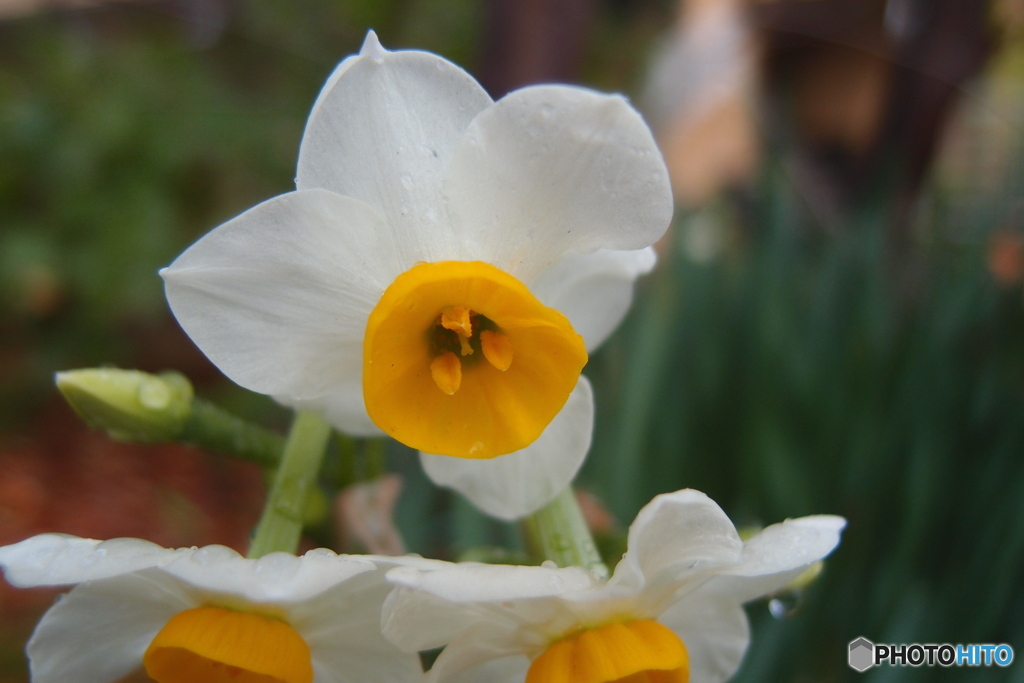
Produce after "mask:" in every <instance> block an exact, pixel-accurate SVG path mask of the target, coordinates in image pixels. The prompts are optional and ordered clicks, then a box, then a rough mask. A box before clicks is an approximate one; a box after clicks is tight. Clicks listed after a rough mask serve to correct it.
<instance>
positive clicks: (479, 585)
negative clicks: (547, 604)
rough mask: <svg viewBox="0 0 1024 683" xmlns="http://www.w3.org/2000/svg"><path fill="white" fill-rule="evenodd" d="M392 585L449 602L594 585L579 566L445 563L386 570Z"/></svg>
mask: <svg viewBox="0 0 1024 683" xmlns="http://www.w3.org/2000/svg"><path fill="white" fill-rule="evenodd" d="M388 581H390V582H391V583H392V584H394V585H396V586H401V587H404V588H413V589H415V590H417V591H422V592H424V593H429V594H431V595H434V596H437V597H439V598H441V599H443V600H446V601H448V602H450V603H474V602H495V603H507V602H509V601H511V600H525V599H533V598H545V597H554V596H562V595H565V594H568V593H573V592H576V591H581V590H586V589H589V588H593V587H594V586H596V585H598V584H599V583H600V582H599V580H598V579H597V578H596V577H595V576H594V575H593V574H591V573H590V572H588V571H587V570H585V569H583V568H581V567H562V568H556V567H530V566H520V565H502V564H471V563H460V564H449V565H448V566H447V567H445V568H443V569H438V570H435V571H426V572H424V571H417V570H415V569H410V568H406V567H399V568H398V569H392V570H391V571H390V572H388Z"/></svg>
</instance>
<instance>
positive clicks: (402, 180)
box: [0, 32, 844, 683]
mask: <svg viewBox="0 0 1024 683" xmlns="http://www.w3.org/2000/svg"><path fill="white" fill-rule="evenodd" d="M296 183H297V190H296V191H295V192H291V193H288V194H285V195H281V196H278V197H275V198H273V199H270V200H268V201H266V202H264V203H262V204H260V205H258V206H256V207H254V208H252V209H251V210H249V211H247V212H245V213H244V214H242V215H240V216H238V217H237V218H234V219H233V220H231V221H228V222H227V223H225V224H224V225H221V226H220V227H218V228H217V229H215V230H213V231H212V232H211V233H209V234H208V235H206V236H205V237H203V238H202V239H200V240H199V241H198V242H197V243H196V244H194V245H193V246H192V247H190V248H189V249H188V250H187V251H185V252H184V253H183V254H182V255H181V256H180V257H179V258H178V259H177V260H175V261H174V263H173V264H172V265H171V266H169V267H168V268H166V269H165V270H163V271H162V275H163V278H164V280H165V283H166V290H167V298H168V300H169V302H170V305H171V308H172V309H173V312H174V314H175V316H176V317H177V319H178V320H179V322H180V323H181V325H182V327H183V328H184V329H185V330H186V331H187V332H188V334H189V335H190V336H191V338H192V339H193V340H194V341H195V342H196V344H197V345H198V346H199V347H200V348H201V349H202V350H203V351H204V352H205V353H206V354H207V355H208V356H209V357H210V359H211V360H212V361H213V362H214V363H215V364H216V365H217V366H218V367H219V368H220V369H221V370H222V371H223V372H224V373H225V374H226V375H227V376H228V377H230V378H231V379H232V380H234V381H236V382H237V383H239V384H241V385H242V386H245V387H247V388H249V389H252V390H254V391H258V392H262V393H265V394H268V395H270V396H273V397H275V398H276V399H277V400H279V401H280V402H282V403H284V404H286V405H289V406H292V407H296V408H299V409H303V410H314V411H319V412H321V413H323V414H324V415H325V416H326V417H327V419H328V420H329V421H330V422H332V423H333V425H334V426H336V427H338V428H339V429H342V430H344V431H347V432H349V433H351V434H355V435H362V436H371V435H380V434H382V433H383V434H389V435H392V436H394V437H395V438H396V439H398V440H399V441H402V442H403V443H406V444H407V445H409V446H411V447H413V448H415V449H417V450H419V451H420V452H421V455H420V458H421V460H422V463H423V466H424V468H425V470H426V472H427V474H428V475H429V476H430V478H431V479H433V480H434V481H435V482H437V483H439V484H442V485H446V486H450V487H452V488H455V489H457V490H458V491H460V492H461V493H463V494H464V495H465V496H467V497H468V498H469V499H470V500H472V501H473V502H474V503H475V504H476V505H477V506H478V507H480V508H481V509H483V510H484V511H485V512H488V513H489V514H491V515H494V516H497V517H500V518H503V519H517V518H520V517H523V516H525V515H528V514H530V513H532V512H534V511H536V510H537V509H538V508H540V507H541V506H543V505H545V504H546V503H548V502H550V501H551V500H552V499H553V498H555V496H556V495H558V494H559V493H560V492H562V491H563V490H564V489H565V488H566V486H568V484H569V483H570V482H571V480H572V479H573V477H574V476H575V474H576V472H577V470H578V469H579V467H580V465H581V463H582V461H583V458H584V456H585V454H586V452H587V450H588V448H589V446H590V439H591V432H592V422H593V412H594V407H593V397H592V393H591V389H590V385H589V384H588V383H587V380H586V379H585V378H583V377H582V376H581V375H580V371H581V369H582V367H583V365H584V364H585V363H586V360H587V353H588V351H590V350H592V349H593V348H594V347H596V346H597V345H598V344H600V343H601V342H602V341H603V340H604V339H605V338H606V337H607V336H608V335H609V334H610V333H611V331H612V330H613V329H614V328H615V327H616V326H617V325H618V324H619V322H621V320H622V318H623V316H624V315H625V312H626V310H627V309H628V307H629V305H630V302H631V298H632V288H633V283H634V281H635V279H636V278H637V277H638V276H639V275H641V274H643V273H646V272H648V271H649V270H650V269H651V268H652V267H653V265H654V262H655V254H654V251H653V249H652V247H651V245H652V244H653V242H654V241H655V240H656V239H658V238H659V237H660V236H661V235H662V234H663V232H664V231H665V229H666V227H667V225H668V223H669V221H670V219H671V214H672V200H671V194H670V190H669V184H668V177H667V173H666V171H665V167H664V164H663V162H662V160H661V157H660V155H659V153H658V151H657V148H656V147H655V143H654V141H653V139H652V138H651V134H650V131H649V130H648V129H647V126H646V125H645V124H644V123H643V121H642V120H641V118H640V116H639V115H638V114H637V113H636V112H635V111H634V110H633V109H632V108H631V107H630V105H629V104H628V103H627V102H626V101H625V100H624V99H623V98H621V97H617V96H606V95H601V94H598V93H594V92H591V91H588V90H584V89H580V88H571V87H561V86H543V87H532V88H526V89H523V90H519V91H516V92H513V93H511V94H509V95H507V96H506V97H504V98H502V99H500V100H498V101H497V102H494V101H492V100H491V98H490V97H489V96H488V95H487V94H486V93H485V92H484V90H483V89H482V88H481V87H480V86H479V84H477V83H476V81H474V80H473V79H472V78H471V77H470V76H469V75H467V74H466V73H465V72H464V71H462V70H461V69H460V68H458V67H457V66H455V65H453V64H451V63H450V62H448V61H446V60H444V59H442V58H440V57H438V56H436V55H433V54H429V53H426V52H418V51H399V52H388V51H386V50H384V49H383V48H382V47H381V46H380V43H379V42H378V41H377V38H376V36H375V35H374V34H373V33H372V32H371V33H370V34H369V36H368V37H367V39H366V42H365V44H364V46H363V48H362V50H361V52H360V53H359V54H358V55H353V56H351V57H349V58H347V59H346V60H345V61H343V62H342V63H341V64H340V65H339V66H338V67H337V69H336V70H335V71H334V73H333V74H332V75H331V77H330V79H329V80H328V82H327V84H326V86H325V87H324V89H323V91H322V92H321V93H320V96H319V98H318V99H317V101H316V103H315V105H314V107H313V111H312V113H311V114H310V117H309V122H308V125H307V128H306V131H305V134H304V137H303V140H302V145H301V149H300V153H299V164H298V177H297V180H296ZM843 525H844V521H843V520H842V519H841V518H838V517H832V516H815V517H804V518H801V519H796V520H789V521H786V522H783V523H781V524H777V525H774V526H771V527H768V528H767V529H765V530H764V531H762V532H761V533H760V534H758V535H757V536H755V537H754V538H752V539H750V540H748V541H746V542H743V541H742V540H741V539H740V537H739V535H738V534H737V532H736V529H735V527H734V526H733V525H732V523H731V522H730V521H729V519H728V518H727V517H726V515H725V513H724V512H723V511H722V510H721V509H720V508H719V507H718V506H717V505H716V504H715V503H714V502H712V501H711V500H710V499H708V498H707V497H706V496H705V495H704V494H702V493H699V492H696V491H691V490H682V491H677V492H675V493H671V494H665V495H662V496H658V497H657V498H655V499H654V500H653V501H652V502H651V503H649V504H648V505H647V506H646V507H645V508H644V509H643V510H641V512H640V514H639V516H638V517H637V519H636V521H635V522H634V523H633V525H632V526H631V527H630V530H629V538H628V551H627V552H626V554H625V555H624V556H623V558H622V559H621V561H620V562H619V563H618V565H617V566H616V568H615V571H614V573H613V575H612V576H611V578H610V579H606V578H602V577H599V576H597V575H596V574H594V573H591V572H590V571H588V570H586V569H583V568H579V567H567V568H557V567H555V566H553V565H551V566H548V565H545V566H540V567H525V566H499V565H482V564H452V563H447V562H441V561H433V560H426V559H423V558H419V557H381V556H343V555H336V554H335V553H334V552H332V551H329V550H325V549H320V550H315V551H311V552H309V553H306V554H305V555H304V556H302V557H295V556H293V555H289V554H286V553H272V554H270V555H267V556H265V557H262V558H260V559H246V558H243V557H241V556H240V555H238V554H237V553H236V552H234V551H233V550H230V549H228V548H224V547H221V546H209V547H205V548H190V549H177V550H170V549H165V548H161V547H158V546H155V545H153V544H152V543H149V542H147V541H143V540H138V539H114V540H110V541H103V542H101V541H95V540H86V539H81V538H76V537H71V536H63V535H57V534H46V535H42V536H36V537H33V538H30V539H28V540H25V541H22V542H21V543H17V544H14V545H10V546H6V547H2V548H0V567H2V569H3V570H4V575H5V577H6V579H7V581H9V582H10V583H11V584H13V585H15V586H19V587H30V586H74V587H73V588H72V589H71V590H70V592H69V593H68V594H67V595H65V596H64V597H63V598H62V599H60V600H59V601H58V602H57V604H56V605H55V606H54V607H52V608H51V609H50V610H49V612H47V613H46V615H45V616H44V617H43V619H42V621H41V622H40V623H39V626H38V628H37V629H36V631H35V633H34V635H33V636H32V639H31V641H30V642H29V644H28V655H29V659H30V665H31V670H32V679H33V681H35V683H58V682H59V683H65V682H67V681H72V682H74V683H112V682H113V681H117V680H119V679H120V678H123V677H124V676H127V675H130V674H132V673H133V672H135V671H137V670H139V669H144V670H145V671H146V673H147V674H148V675H149V676H150V677H151V678H152V679H154V680H156V681H158V682H159V683H192V682H193V681H205V682H208V683H350V682H351V683H355V682H357V681H358V682H360V683H366V682H374V681H380V682H388V683H401V682H402V681H416V680H421V679H423V680H429V681H445V682H448V681H451V682H471V681H480V682H481V683H483V682H492V681H517V682H521V681H527V682H528V683H553V682H555V681H559V682H564V681H572V682H574V683H611V682H613V681H620V680H630V681H638V680H641V679H642V680H657V681H666V682H667V681H672V682H675V683H685V682H687V681H693V682H694V683H711V682H714V681H723V680H725V679H727V678H728V677H729V676H731V675H732V673H733V672H734V671H735V670H736V669H737V667H738V666H739V664H740V661H741V659H742V656H743V653H744V650H745V649H746V646H747V643H748V640H749V636H748V628H747V621H746V617H745V615H744V612H743V608H742V604H743V603H744V602H746V601H748V600H751V599H754V598H757V597H759V596H763V595H766V594H768V593H771V592H772V591H775V590H778V589H779V588H781V587H783V586H785V585H786V584H787V583H788V582H790V581H791V580H792V579H793V578H794V577H796V576H797V575H798V574H799V573H800V572H802V571H804V570H805V569H806V568H807V567H809V566H810V565H812V564H813V563H815V562H817V561H818V560H820V559H821V558H823V557H824V556H825V555H827V554H828V553H829V552H831V550H832V549H833V548H834V547H835V546H836V544H837V543H838V540H839V533H840V531H841V530H842V528H843ZM441 647H443V648H444V649H443V650H442V651H441V653H440V655H439V656H438V657H437V659H436V661H435V662H434V664H433V666H432V667H431V668H430V669H429V671H427V672H424V671H423V670H422V667H421V663H420V662H421V660H420V656H419V654H418V653H419V652H422V651H425V650H432V649H436V648H441ZM609 653H613V654H609Z"/></svg>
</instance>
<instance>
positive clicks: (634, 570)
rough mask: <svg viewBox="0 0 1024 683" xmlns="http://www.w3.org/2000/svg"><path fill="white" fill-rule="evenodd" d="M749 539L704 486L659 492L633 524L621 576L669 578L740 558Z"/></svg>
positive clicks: (653, 580) (629, 578) (617, 573)
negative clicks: (704, 489)
mask: <svg viewBox="0 0 1024 683" xmlns="http://www.w3.org/2000/svg"><path fill="white" fill-rule="evenodd" d="M742 550H743V543H742V541H740V537H739V535H738V534H737V533H736V528H735V527H734V526H733V525H732V522H730V521H729V518H728V517H727V516H726V514H725V513H724V512H723V511H722V508H720V507H718V505H717V504H716V503H715V502H714V501H713V500H711V499H710V498H708V497H707V496H706V495H705V494H703V493H701V492H700V491H694V490H693V489H683V490H682V491H676V492H675V493H665V494H662V495H660V496H656V497H655V498H654V500H652V501H651V502H650V503H648V504H647V505H645V506H644V507H643V509H642V510H640V513H639V514H638V515H637V516H636V520H634V522H633V523H632V524H631V525H630V527H629V539H628V550H627V551H626V555H625V556H624V557H623V558H622V561H621V562H620V563H619V566H618V567H616V568H615V579H614V580H615V581H616V582H618V581H626V582H632V581H635V580H636V578H637V574H638V575H639V577H642V578H643V580H644V581H645V582H646V583H653V584H666V585H667V584H668V583H677V582H679V581H682V580H684V579H685V577H687V576H694V577H698V576H705V577H706V573H707V572H708V571H711V570H715V569H719V568H721V567H723V566H729V565H732V564H735V563H736V562H737V561H738V560H739V559H740V553H741V552H742Z"/></svg>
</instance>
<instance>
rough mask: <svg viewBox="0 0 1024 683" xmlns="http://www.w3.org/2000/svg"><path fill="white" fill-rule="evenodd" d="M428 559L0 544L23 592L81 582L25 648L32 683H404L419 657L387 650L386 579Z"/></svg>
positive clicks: (119, 544)
mask: <svg viewBox="0 0 1024 683" xmlns="http://www.w3.org/2000/svg"><path fill="white" fill-rule="evenodd" d="M405 562H408V563H412V564H416V565H417V566H429V565H430V564H431V561H430V560H423V559H420V558H416V557H409V558H379V557H378V558H372V560H371V559H370V558H366V557H356V556H343V555H336V554H334V553H333V552H331V551H330V550H326V549H319V550H312V551H310V552H308V553H306V554H305V555H304V556H302V557H295V556H294V555H288V554H286V553H272V554H270V555H267V556H265V557H262V558H260V559H258V560H250V559H245V558H243V557H241V556H240V555H239V554H238V553H236V552H235V551H234V550H231V549H230V548H226V547H224V546H207V547H205V548H180V549H177V550H173V549H168V548H162V547H160V546H158V545H155V544H153V543H150V542H149V541H143V540H140V539H137V538H118V539H113V540H110V541H104V542H100V541H94V540H89V539H84V538H77V537H74V536H65V535H61V534H43V535H40V536H33V537H32V538H29V539H27V540H25V541H22V542H21V543H16V544H14V545H9V546H5V547H2V548H0V568H3V569H4V575H5V577H6V578H7V581H8V582H10V583H11V584H12V585H14V586H18V587H23V588H25V587H32V586H63V585H71V584H78V585H76V586H75V587H74V588H73V589H72V590H71V592H70V593H68V594H67V595H65V596H63V597H62V598H61V599H60V600H59V601H58V602H57V604H56V605H54V606H53V607H52V608H50V610H49V611H48V612H47V613H46V614H45V615H44V616H43V618H42V621H40V622H39V625H38V626H37V627H36V630H35V633H34V634H33V635H32V639H31V640H30V641H29V643H28V648H27V651H28V656H29V662H30V667H31V672H32V681H33V682H34V683H66V682H67V681H74V682H75V683H114V681H117V680H120V679H121V678H123V677H125V676H127V675H129V674H131V673H132V672H133V671H137V670H139V669H142V668H144V669H145V670H146V673H147V674H148V675H149V677H150V678H151V679H153V680H155V681H159V683H195V682H196V681H203V682H204V683H247V682H249V683H257V682H262V683H269V682H270V681H276V682H278V683H363V682H364V681H377V682H379V683H400V682H402V681H408V682H409V683H413V682H414V681H418V680H419V678H420V675H421V673H422V669H421V667H420V662H419V658H418V657H417V656H416V655H413V654H405V653H403V652H401V651H400V650H398V649H397V648H396V647H395V646H393V645H392V644H390V643H389V642H387V641H386V640H385V639H384V637H383V636H382V635H381V631H380V614H381V605H382V603H383V601H384V598H385V596H386V595H387V594H388V591H389V590H390V586H389V585H388V584H387V583H386V582H385V580H384V572H385V571H386V570H388V569H390V568H393V567H395V566H397V565H399V564H402V563H405Z"/></svg>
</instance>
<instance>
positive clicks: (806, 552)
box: [713, 515, 846, 602]
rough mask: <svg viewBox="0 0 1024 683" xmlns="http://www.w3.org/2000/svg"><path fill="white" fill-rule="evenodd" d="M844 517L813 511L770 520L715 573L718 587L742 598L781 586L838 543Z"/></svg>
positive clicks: (739, 598)
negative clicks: (738, 555) (732, 564)
mask: <svg viewBox="0 0 1024 683" xmlns="http://www.w3.org/2000/svg"><path fill="white" fill-rule="evenodd" d="M845 526H846V520H845V519H843V518H842V517H836V516H835V515H813V516H810V517H800V518H798V519H787V520H786V521H785V522H781V523H780V524H772V525H771V526H769V527H767V528H766V529H764V530H763V531H761V533H759V534H757V535H756V536H754V537H753V538H751V539H750V540H749V541H747V542H746V543H745V544H744V546H743V555H742V557H741V559H740V563H739V564H738V565H737V566H735V567H730V568H728V569H726V570H725V571H723V572H722V573H721V574H720V575H719V576H716V577H715V578H714V579H713V581H714V582H715V584H716V586H717V585H719V584H720V585H721V588H719V590H723V591H729V592H730V593H732V595H734V596H735V598H736V600H738V601H740V602H746V601H748V600H753V599H755V598H759V597H761V596H764V595H767V594H769V593H772V592H774V591H777V590H779V589H780V588H782V587H784V586H785V585H786V584H788V583H789V582H790V581H792V580H793V579H795V578H796V577H797V576H799V575H800V573H801V572H803V571H804V570H805V569H806V568H807V567H808V566H810V565H811V564H813V563H814V562H817V561H818V560H820V559H822V558H823V557H825V556H826V555H828V554H829V553H830V552H832V550H833V549H834V548H835V547H836V546H837V545H838V544H839V534H840V532H841V531H842V530H843V528H844V527H845Z"/></svg>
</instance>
